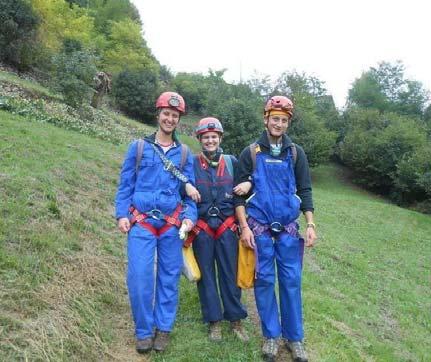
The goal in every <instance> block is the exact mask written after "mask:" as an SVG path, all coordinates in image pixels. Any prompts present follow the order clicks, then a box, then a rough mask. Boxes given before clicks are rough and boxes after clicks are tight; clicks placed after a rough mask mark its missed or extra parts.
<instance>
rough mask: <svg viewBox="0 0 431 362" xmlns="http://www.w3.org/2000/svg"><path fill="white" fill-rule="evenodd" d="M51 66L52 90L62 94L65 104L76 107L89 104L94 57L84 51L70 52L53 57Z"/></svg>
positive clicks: (94, 71) (94, 69)
mask: <svg viewBox="0 0 431 362" xmlns="http://www.w3.org/2000/svg"><path fill="white" fill-rule="evenodd" d="M53 64H54V68H55V79H54V82H55V83H54V88H56V89H57V90H58V91H59V92H61V93H62V94H63V97H64V101H65V103H67V104H68V105H70V106H72V107H78V106H80V105H82V104H83V103H87V102H89V100H90V97H91V95H92V92H94V90H93V88H92V85H93V77H94V75H95V74H96V72H97V69H96V65H95V59H94V56H93V55H92V54H90V53H88V52H86V51H80V50H77V51H73V50H72V51H68V52H63V53H60V54H58V55H56V56H54V58H53Z"/></svg>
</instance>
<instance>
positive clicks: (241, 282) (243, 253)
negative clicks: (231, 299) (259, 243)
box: [236, 240, 256, 289]
mask: <svg viewBox="0 0 431 362" xmlns="http://www.w3.org/2000/svg"><path fill="white" fill-rule="evenodd" d="M255 265H256V257H255V255H254V250H253V249H250V248H248V247H246V246H244V245H243V244H242V242H241V240H240V241H239V248H238V274H237V280H236V284H237V285H238V287H240V288H242V289H248V288H252V287H253V285H254V271H255Z"/></svg>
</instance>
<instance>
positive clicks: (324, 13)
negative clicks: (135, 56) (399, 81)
mask: <svg viewBox="0 0 431 362" xmlns="http://www.w3.org/2000/svg"><path fill="white" fill-rule="evenodd" d="M132 2H133V3H134V4H135V6H136V7H137V8H138V10H139V13H140V15H141V19H142V22H143V32H144V38H145V40H146V41H147V44H148V46H149V47H150V48H151V50H152V52H153V54H154V55H155V56H156V58H157V59H158V60H159V62H160V63H161V64H163V65H166V66H167V67H168V68H169V69H170V70H171V71H172V72H174V73H177V72H198V73H203V74H207V72H208V69H212V70H220V69H227V70H226V72H225V77H224V78H225V80H226V81H227V82H230V83H238V82H239V81H240V80H243V81H246V80H247V79H249V78H251V77H253V76H255V75H258V76H259V77H262V76H265V75H268V76H270V77H271V79H272V80H275V79H276V78H277V77H278V76H280V75H281V74H282V73H283V72H285V71H297V72H300V73H303V72H304V73H305V74H306V75H309V76H314V77H317V78H319V79H320V80H321V81H323V82H324V83H325V86H326V89H327V91H328V93H329V94H331V95H333V97H334V101H335V104H336V106H337V107H342V106H343V105H344V104H345V100H346V97H347V94H348V90H349V89H350V87H351V84H352V82H353V81H354V80H355V79H356V78H358V77H360V76H361V74H362V72H364V71H367V70H368V69H369V68H370V67H376V66H377V65H378V63H379V62H381V61H389V62H395V61H396V60H401V61H402V62H403V64H404V65H405V67H406V71H405V75H406V78H408V79H412V80H417V81H420V82H422V83H423V85H424V87H425V88H426V89H431V50H430V44H431V20H430V15H431V1H428V0H409V1H403V2H401V1H395V0H392V1H388V0H361V1H357V0H356V1H354V0H350V1H349V0H326V1H322V0H320V1H319V0H301V1H298V0H296V1H290V0H284V1H283V0H272V1H260V0H254V1H251V0H248V1H246V0H216V1H205V0H200V1H199V0H177V1H174V0H132ZM426 44H428V45H426Z"/></svg>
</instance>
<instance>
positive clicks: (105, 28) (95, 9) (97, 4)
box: [75, 0, 142, 36]
mask: <svg viewBox="0 0 431 362" xmlns="http://www.w3.org/2000/svg"><path fill="white" fill-rule="evenodd" d="M75 1H76V0H75ZM78 1H81V2H82V1H88V5H89V8H90V13H91V14H92V16H93V18H94V24H95V26H96V29H97V30H98V31H99V32H100V33H102V34H105V35H106V36H108V35H109V33H110V28H111V25H110V24H111V23H112V22H119V21H122V20H131V21H132V22H134V23H137V24H139V25H140V26H141V25H142V23H141V19H140V17H139V11H138V9H136V7H135V6H134V5H133V4H132V3H131V2H130V1H129V0H78Z"/></svg>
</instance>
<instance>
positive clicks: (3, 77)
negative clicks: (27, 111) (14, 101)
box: [0, 71, 63, 100]
mask: <svg viewBox="0 0 431 362" xmlns="http://www.w3.org/2000/svg"><path fill="white" fill-rule="evenodd" d="M1 83H8V84H12V85H16V86H17V87H19V89H21V90H22V89H23V90H25V91H26V92H27V93H30V94H31V95H32V96H38V97H45V98H52V99H56V100H62V99H63V97H62V96H61V95H59V94H57V93H54V92H53V91H51V90H50V89H48V88H46V87H44V86H43V85H41V84H39V83H38V82H36V81H35V80H28V79H23V78H21V77H19V76H18V75H16V74H15V73H11V72H5V71H0V84H1Z"/></svg>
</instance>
